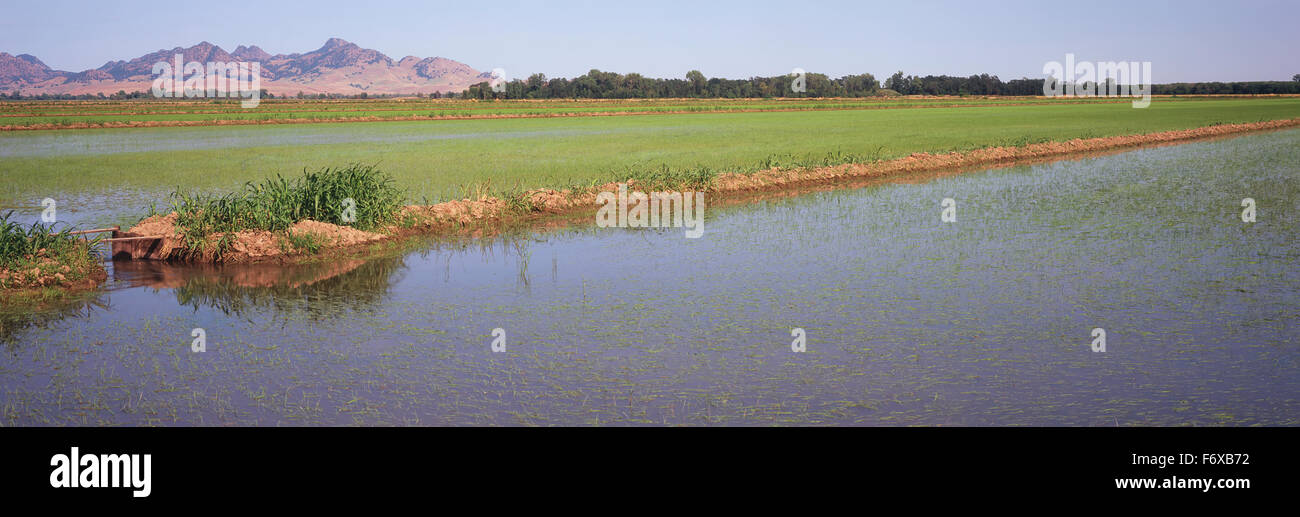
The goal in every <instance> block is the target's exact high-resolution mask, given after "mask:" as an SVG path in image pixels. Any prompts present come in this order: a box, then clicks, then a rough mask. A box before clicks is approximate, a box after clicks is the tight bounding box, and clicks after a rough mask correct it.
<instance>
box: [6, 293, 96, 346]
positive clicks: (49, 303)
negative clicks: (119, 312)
mask: <svg viewBox="0 0 1300 517" xmlns="http://www.w3.org/2000/svg"><path fill="white" fill-rule="evenodd" d="M103 294H104V293H103V292H101V291H85V292H79V293H66V292H61V291H60V292H52V293H49V294H48V295H45V296H43V297H42V298H40V299H35V298H31V299H26V300H24V301H23V303H22V304H20V306H18V307H12V306H10V307H0V343H5V344H7V345H11V346H12V345H13V344H14V343H16V342H17V341H18V338H19V337H21V336H22V335H23V334H24V333H25V332H26V331H27V330H29V329H31V328H33V327H40V328H45V327H47V326H49V325H50V324H51V323H57V322H59V321H62V320H64V319H65V318H69V317H77V316H82V315H84V314H89V312H90V311H91V309H92V308H94V307H98V308H101V309H108V306H107V305H105V304H104V302H103V300H102V298H103ZM35 296H41V295H40V294H37V295H35ZM33 307H35V308H36V309H35V310H33Z"/></svg>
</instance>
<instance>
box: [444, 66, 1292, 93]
mask: <svg viewBox="0 0 1300 517" xmlns="http://www.w3.org/2000/svg"><path fill="white" fill-rule="evenodd" d="M797 80H798V79H797V78H796V77H795V76H793V75H778V76H773V77H751V78H749V79H723V78H717V77H714V78H706V77H705V76H704V74H702V73H700V72H699V71H698V70H692V71H690V72H688V73H687V74H686V77H685V78H683V79H656V78H650V77H645V76H642V75H641V74H637V73H630V74H619V73H615V72H602V71H600V70H592V71H590V72H587V73H586V74H583V75H580V76H578V77H575V78H573V79H566V78H562V77H558V78H550V79H548V78H547V77H546V76H545V75H543V74H533V75H531V76H529V77H528V78H527V79H513V80H510V81H506V82H505V83H504V84H502V85H501V86H500V88H498V89H499V90H500V91H497V90H494V89H493V88H492V86H491V83H490V82H488V81H484V82H481V83H478V84H475V85H473V86H470V87H469V88H468V89H466V90H465V91H464V92H462V93H461V95H460V96H461V97H463V98H467V99H481V100H486V99H636V98H647V99H662V98H722V99H734V98H767V97H868V96H876V95H1043V83H1044V81H1045V80H1044V79H1030V78H1021V79H1012V80H1009V81H1003V80H1002V79H999V78H998V76H996V75H989V74H979V75H972V76H970V77H958V76H950V75H927V76H923V77H920V76H914V75H904V74H903V72H901V71H899V72H897V73H895V74H894V75H892V76H890V77H889V78H887V79H885V82H884V84H881V83H880V82H879V81H877V80H876V78H875V77H874V76H872V75H871V74H869V73H867V74H858V75H846V76H844V77H840V78H838V79H831V78H830V77H828V76H827V75H825V74H818V73H808V74H805V75H804V76H803V78H802V80H803V82H802V84H799V83H796V81H797ZM792 85H798V86H800V87H801V88H798V89H796V88H792V87H791V86H792ZM1151 93H1152V94H1154V95H1208V94H1229V95H1259V94H1300V74H1298V75H1297V76H1296V77H1295V78H1293V80H1292V81H1245V82H1226V83H1225V82H1201V83H1171V84H1157V85H1153V86H1152V90H1151Z"/></svg>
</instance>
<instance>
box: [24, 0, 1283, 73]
mask: <svg viewBox="0 0 1300 517" xmlns="http://www.w3.org/2000/svg"><path fill="white" fill-rule="evenodd" d="M241 4H242V3H241V2H216V3H213V2H162V3H159V2H156V1H155V2H132V1H115V2H107V3H105V2H69V1H62V0H43V1H40V2H23V3H17V4H14V3H11V4H10V5H7V6H5V8H4V17H3V19H0V51H4V52H9V53H11V54H22V53H27V54H32V55H35V56H37V57H39V58H41V59H42V60H43V61H45V62H46V64H48V65H50V66H51V67H53V68H56V69H60V70H72V71H81V70H84V69H87V68H95V67H98V66H100V65H102V64H104V62H106V61H109V60H114V59H130V58H134V57H138V56H140V55H142V54H145V53H148V52H152V51H156V50H158V49H161V48H172V47H175V46H189V45H193V44H195V43H198V42H199V41H204V40H206V41H210V42H212V43H215V44H218V45H220V46H221V47H223V48H225V49H226V50H228V51H229V50H234V48H235V47H236V46H237V45H240V44H255V45H258V46H261V47H262V48H263V49H265V50H266V51H268V52H270V53H272V54H275V53H282V52H283V53H292V52H306V51H310V50H314V49H316V48H318V47H320V46H321V44H322V43H324V41H325V40H326V39H327V38H330V37H341V38H343V39H346V40H348V41H352V42H353V43H357V44H358V45H361V46H363V47H366V48H373V49H376V50H379V51H381V52H384V53H385V54H388V55H389V56H391V57H393V58H394V59H400V58H402V57H403V56H406V55H417V56H420V57H430V56H443V57H448V58H451V59H455V60H458V61H462V62H464V63H467V64H469V65H470V66H473V67H475V68H477V69H479V70H483V71H487V70H491V69H492V68H495V67H501V68H505V69H506V70H507V72H508V75H509V76H510V77H522V76H526V75H527V74H529V73H533V72H542V73H545V74H547V75H548V76H551V77H560V76H562V77H572V76H575V75H580V74H582V73H584V72H586V71H587V70H589V69H592V68H599V69H601V70H608V71H616V72H625V73H626V72H640V73H642V74H645V75H648V76H652V77H681V76H683V75H685V73H686V72H687V71H688V70H691V69H699V70H700V71H702V72H704V73H705V75H708V76H721V77H731V78H742V77H749V76H753V75H777V74H784V73H788V72H789V71H790V70H791V69H792V68H795V67H799V68H803V69H805V70H808V71H813V72H823V73H827V74H829V75H831V76H833V77H838V76H841V75H845V74H850V73H862V72H870V73H872V74H875V75H876V76H877V77H878V78H881V79H882V80H883V79H884V78H885V77H886V76H888V75H889V74H891V73H893V72H894V71H896V70H899V69H902V70H904V71H905V72H907V73H909V74H916V75H926V74H951V75H970V74H974V73H981V72H988V73H991V74H996V75H998V76H1000V77H1001V78H1003V79H1014V78H1019V77H1024V76H1028V77H1042V67H1043V63H1044V62H1046V61H1064V59H1065V53H1066V52H1072V53H1074V54H1075V55H1076V56H1077V59H1079V60H1088V61H1121V60H1128V61H1151V62H1152V71H1153V74H1152V75H1153V76H1154V80H1155V82H1157V83H1165V82H1176V81H1215V80H1217V81H1237V80H1289V79H1291V76H1293V75H1295V74H1298V73H1300V51H1297V49H1300V28H1298V27H1297V21H1298V20H1300V1H1297V0H1290V1H1287V0H1261V1H1252V0H1245V1H1241V2H1232V1H1217V2H1213V1H1197V0H1192V1H1178V2H1174V1H1140V2H1137V1H1130V2H1060V1H1036V2H1024V1H1005V2H1004V1H999V2H996V5H990V4H994V2H961V1H924V0H921V1H907V0H897V1H893V2H869V1H857V2H853V1H848V2H818V1H798V0H781V1H770V0H749V1H741V2H729V1H717V2H713V1H703V0H695V1H687V2H678V1H672V0H651V1H640V2H635V3H627V4H623V3H618V2H614V1H612V0H610V1H603V2H564V1H545V2H543V1H531V2H515V1H506V0H502V1H485V2H474V1H464V0H460V1H455V2H438V1H426V2H419V1H412V2H385V1H380V0H371V1H365V2H357V1H334V0H315V1H310V2H301V3H298V2H287V1H284V2H282V1H272V2H250V3H248V4H247V5H248V6H249V7H247V8H243V7H240V6H241ZM981 4H984V5H981ZM215 5H220V6H222V8H221V9H219V10H217V9H213V8H212V7H210V6H215Z"/></svg>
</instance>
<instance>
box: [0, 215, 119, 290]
mask: <svg viewBox="0 0 1300 517" xmlns="http://www.w3.org/2000/svg"><path fill="white" fill-rule="evenodd" d="M12 216H13V212H12V211H10V212H6V213H5V214H4V215H3V216H0V270H9V271H11V272H14V273H16V274H17V275H18V277H9V276H8V275H5V277H4V278H2V279H0V287H20V286H22V285H24V282H23V280H24V279H23V278H20V277H26V278H25V279H26V280H36V279H38V278H39V277H41V276H48V277H51V278H54V275H56V274H58V275H61V276H60V278H63V279H65V280H69V279H78V278H80V277H82V276H84V275H85V274H86V273H88V268H89V267H93V265H94V264H96V263H97V261H96V255H95V252H94V246H93V245H94V243H95V242H96V241H97V240H98V238H95V239H91V240H89V241H86V240H82V239H81V238H80V237H78V236H76V235H73V234H71V233H70V232H71V231H72V230H71V229H70V228H67V227H65V228H63V229H62V230H59V231H54V227H53V225H46V224H43V223H40V222H36V223H32V224H31V225H30V226H29V225H24V224H20V223H17V222H14V221H11V220H10V217H12ZM64 266H67V269H66V270H65V269H64ZM33 270H36V271H33ZM32 273H35V274H32Z"/></svg>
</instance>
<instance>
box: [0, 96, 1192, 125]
mask: <svg viewBox="0 0 1300 517" xmlns="http://www.w3.org/2000/svg"><path fill="white" fill-rule="evenodd" d="M1202 100H1205V98H1198V97H1181V98H1167V99H1163V101H1164V102H1198V101H1202ZM1116 102H1119V103H1123V102H1126V101H1123V100H1117V99H1112V98H1104V97H1101V98H1073V99H1044V98H1037V97H867V98H855V99H799V98H789V99H629V100H592V99H582V100H576V99H575V100H498V101H474V100H470V101H464V100H450V99H375V100H297V99H262V100H261V101H260V103H259V105H258V106H257V107H255V108H250V109H244V108H241V107H240V103H239V101H236V100H231V99H222V100H207V101H192V100H185V101H158V100H133V101H22V102H0V127H5V126H8V127H17V128H22V127H42V128H45V127H52V128H64V127H84V126H86V125H92V126H93V125H112V124H127V123H144V124H162V125H168V124H170V125H176V124H178V123H186V124H195V123H197V124H219V123H223V122H244V123H249V122H265V123H275V122H283V121H300V122H301V121H308V122H328V121H335V120H338V121H346V120H350V119H380V120H382V119H402V118H412V117H459V118H486V117H503V116H509V117H519V116H527V117H546V116H569V115H585V114H593V113H613V114H644V113H664V112H667V113H677V112H732V111H755V110H761V111H782V110H845V109H889V108H910V107H944V106H952V107H955V106H970V105H1025V104H1058V105H1059V104H1065V103H1071V104H1096V103H1116Z"/></svg>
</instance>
